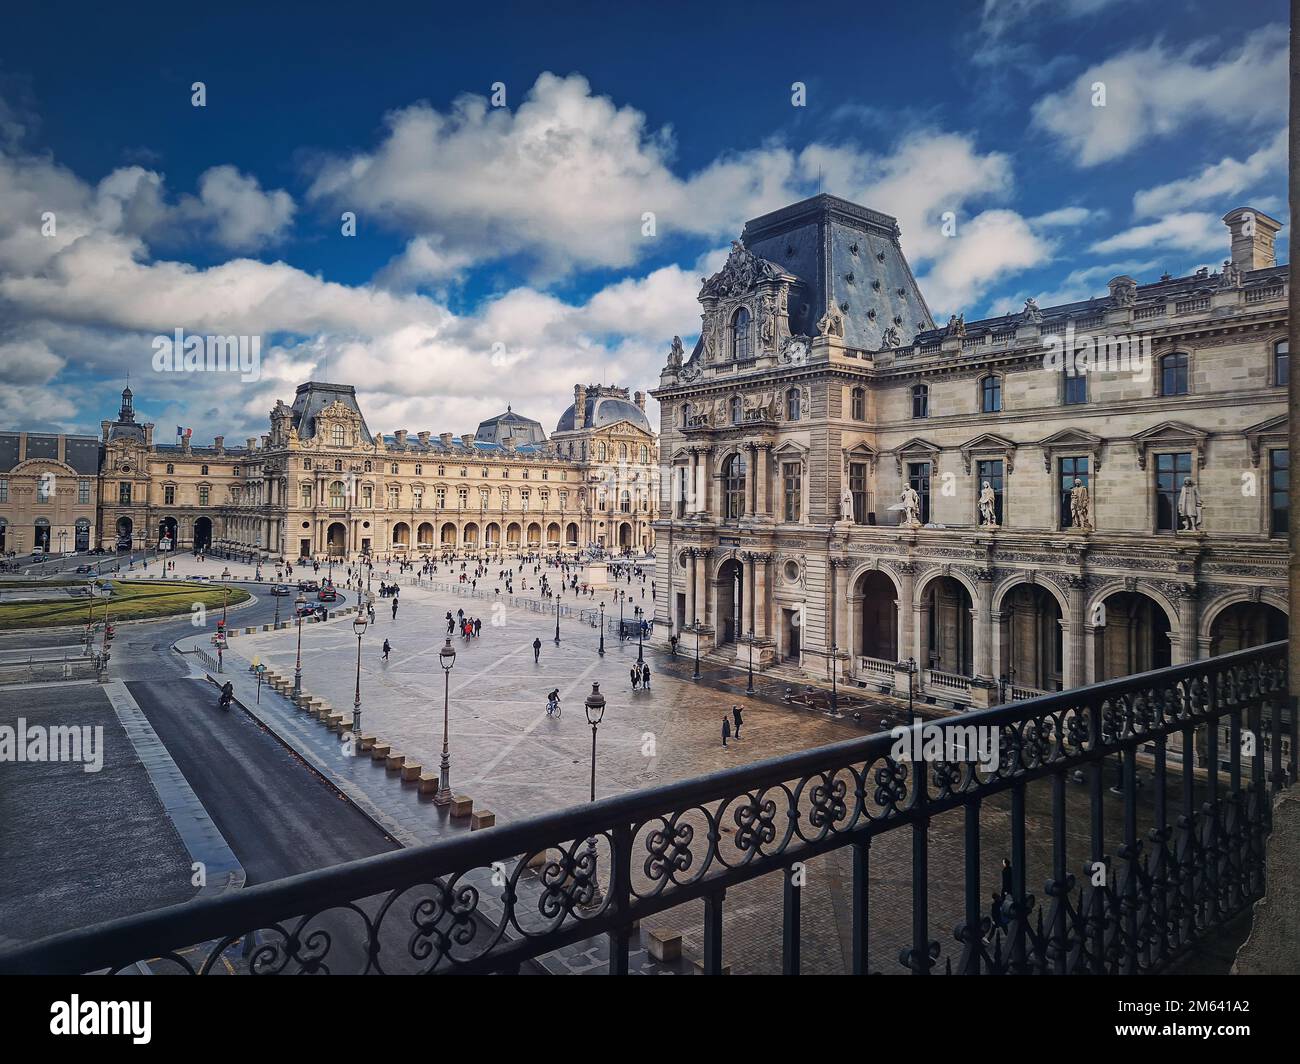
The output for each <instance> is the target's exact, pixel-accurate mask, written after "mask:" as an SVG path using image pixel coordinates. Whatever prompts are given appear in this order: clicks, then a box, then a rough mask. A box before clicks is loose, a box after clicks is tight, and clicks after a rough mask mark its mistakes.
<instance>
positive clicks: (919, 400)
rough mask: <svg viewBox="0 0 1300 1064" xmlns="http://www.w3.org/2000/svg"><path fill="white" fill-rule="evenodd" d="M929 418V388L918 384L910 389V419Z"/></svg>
mask: <svg viewBox="0 0 1300 1064" xmlns="http://www.w3.org/2000/svg"><path fill="white" fill-rule="evenodd" d="M929 416H930V388H929V386H928V385H925V384H918V385H916V386H915V387H914V388H913V389H912V417H929Z"/></svg>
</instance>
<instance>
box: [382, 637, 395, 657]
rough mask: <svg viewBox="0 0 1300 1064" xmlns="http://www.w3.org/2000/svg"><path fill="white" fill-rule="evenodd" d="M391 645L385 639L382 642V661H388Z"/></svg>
mask: <svg viewBox="0 0 1300 1064" xmlns="http://www.w3.org/2000/svg"><path fill="white" fill-rule="evenodd" d="M392 649H393V645H392V643H390V642H389V641H388V640H387V639H385V640H384V658H383V660H384V661H387V660H388V655H389V653H390V652H391V651H392Z"/></svg>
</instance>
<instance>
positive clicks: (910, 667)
mask: <svg viewBox="0 0 1300 1064" xmlns="http://www.w3.org/2000/svg"><path fill="white" fill-rule="evenodd" d="M900 664H901V665H902V666H903V668H904V669H905V670H906V671H907V726H908V727H909V728H910V727H912V726H913V725H914V724H915V723H916V714H915V712H914V710H913V709H912V686H913V685H912V677H913V676H915V675H916V659H915V658H908V659H907V660H906V661H904V662H900Z"/></svg>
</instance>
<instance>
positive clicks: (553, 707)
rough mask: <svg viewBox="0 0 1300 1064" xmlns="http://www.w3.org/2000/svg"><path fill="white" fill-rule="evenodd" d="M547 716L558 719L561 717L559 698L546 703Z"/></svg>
mask: <svg viewBox="0 0 1300 1064" xmlns="http://www.w3.org/2000/svg"><path fill="white" fill-rule="evenodd" d="M546 715H547V716H548V717H556V718H558V717H559V715H560V700H559V699H558V698H553V699H551V700H550V701H549V702H547V703H546Z"/></svg>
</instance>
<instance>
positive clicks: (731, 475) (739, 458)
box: [722, 454, 745, 521]
mask: <svg viewBox="0 0 1300 1064" xmlns="http://www.w3.org/2000/svg"><path fill="white" fill-rule="evenodd" d="M722 480H723V490H724V492H725V493H726V518H727V520H728V521H735V520H738V519H739V518H740V517H742V516H743V515H744V513H745V458H744V456H743V455H739V454H733V455H731V457H729V458H728V459H727V460H726V462H725V463H724V464H723V466H722Z"/></svg>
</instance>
